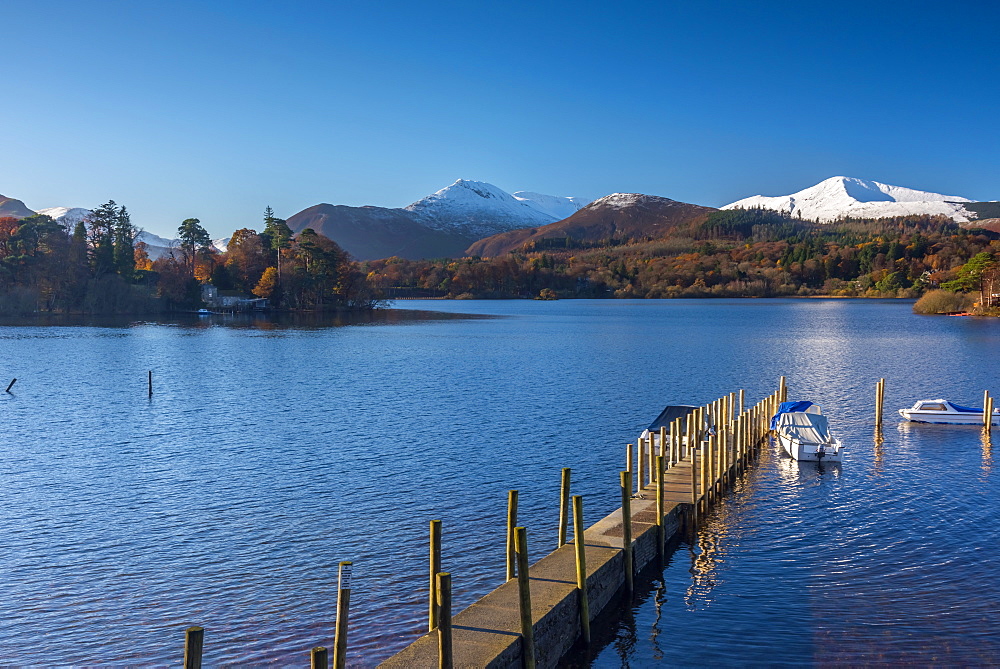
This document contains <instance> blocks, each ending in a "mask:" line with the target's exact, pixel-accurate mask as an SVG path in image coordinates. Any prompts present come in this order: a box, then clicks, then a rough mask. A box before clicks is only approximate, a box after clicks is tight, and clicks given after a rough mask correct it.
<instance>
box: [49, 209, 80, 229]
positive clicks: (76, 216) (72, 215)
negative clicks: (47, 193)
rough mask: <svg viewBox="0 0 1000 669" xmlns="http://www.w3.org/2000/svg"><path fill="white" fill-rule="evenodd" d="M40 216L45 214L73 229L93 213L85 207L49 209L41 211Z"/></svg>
mask: <svg viewBox="0 0 1000 669" xmlns="http://www.w3.org/2000/svg"><path fill="white" fill-rule="evenodd" d="M38 213H39V214H45V215H46V216H49V217H50V218H52V220H53V221H55V222H57V223H62V224H63V225H65V226H66V227H68V228H72V227H73V226H75V225H76V224H77V223H79V222H80V221H82V220H83V219H85V218H87V217H88V216H90V214H91V211H90V210H89V209H84V208H83V207H49V208H47V209H39V210H38Z"/></svg>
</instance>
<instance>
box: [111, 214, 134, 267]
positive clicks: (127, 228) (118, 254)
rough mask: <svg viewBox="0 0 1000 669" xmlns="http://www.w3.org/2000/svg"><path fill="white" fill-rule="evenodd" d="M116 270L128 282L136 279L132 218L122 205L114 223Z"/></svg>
mask: <svg viewBox="0 0 1000 669" xmlns="http://www.w3.org/2000/svg"><path fill="white" fill-rule="evenodd" d="M113 233H114V244H115V270H117V272H118V274H119V275H120V276H121V277H122V278H123V279H125V280H126V281H129V282H131V281H132V279H133V278H134V277H135V236H136V229H135V226H134V225H132V218H131V217H130V216H129V214H128V212H127V211H126V210H125V205H122V206H121V208H120V209H119V210H118V215H117V216H116V217H115V221H114V230H113Z"/></svg>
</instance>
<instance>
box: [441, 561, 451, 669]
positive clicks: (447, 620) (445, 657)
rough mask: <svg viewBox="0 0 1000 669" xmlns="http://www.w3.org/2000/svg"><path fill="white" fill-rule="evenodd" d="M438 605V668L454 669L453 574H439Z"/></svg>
mask: <svg viewBox="0 0 1000 669" xmlns="http://www.w3.org/2000/svg"><path fill="white" fill-rule="evenodd" d="M437 605H438V611H439V614H438V668H439V669H452V667H453V666H454V664H455V662H454V655H453V654H452V646H451V574H449V573H448V572H441V573H440V574H437Z"/></svg>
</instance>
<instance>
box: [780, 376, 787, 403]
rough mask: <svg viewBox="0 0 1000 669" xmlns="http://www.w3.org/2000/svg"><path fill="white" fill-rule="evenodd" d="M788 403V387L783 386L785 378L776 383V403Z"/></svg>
mask: <svg viewBox="0 0 1000 669" xmlns="http://www.w3.org/2000/svg"><path fill="white" fill-rule="evenodd" d="M787 401H788V386H786V385H785V377H783V376H782V377H781V379H780V380H779V381H778V403H779V404H780V403H781V402H787Z"/></svg>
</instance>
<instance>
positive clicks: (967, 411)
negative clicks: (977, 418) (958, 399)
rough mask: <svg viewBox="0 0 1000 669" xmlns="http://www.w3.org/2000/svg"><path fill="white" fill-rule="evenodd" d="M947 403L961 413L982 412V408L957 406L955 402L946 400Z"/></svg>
mask: <svg viewBox="0 0 1000 669" xmlns="http://www.w3.org/2000/svg"><path fill="white" fill-rule="evenodd" d="M948 404H950V405H951V408H952V409H954V410H955V411H961V412H963V413H982V412H983V410H982V409H973V408H972V407H963V406H959V405H957V404H955V403H954V402H948ZM983 420H984V421H985V420H986V419H985V418H984V419H983Z"/></svg>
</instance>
